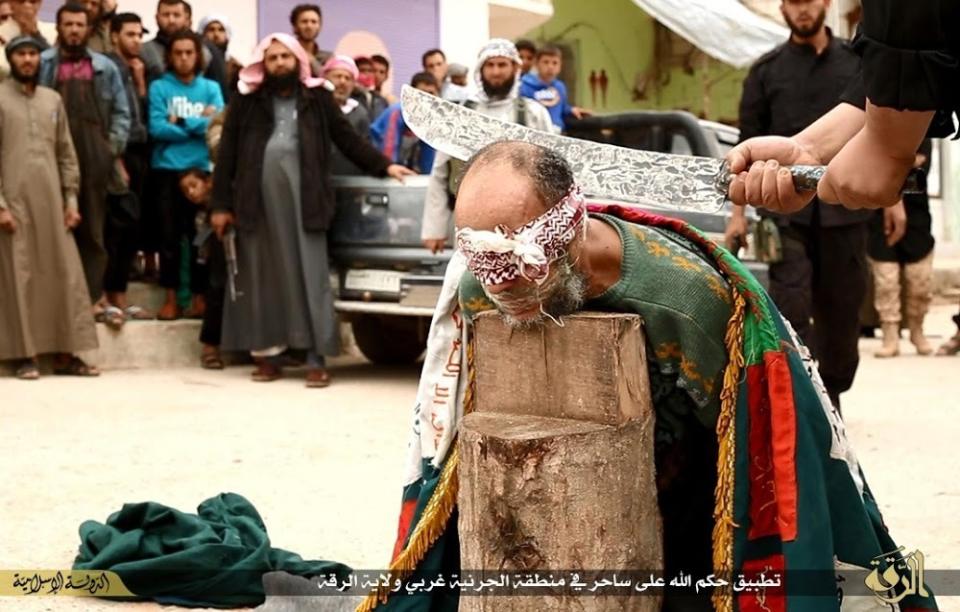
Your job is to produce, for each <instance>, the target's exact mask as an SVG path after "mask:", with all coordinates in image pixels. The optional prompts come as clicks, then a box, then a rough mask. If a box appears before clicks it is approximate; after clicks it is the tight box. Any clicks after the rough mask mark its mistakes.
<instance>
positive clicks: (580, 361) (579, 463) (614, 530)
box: [458, 313, 663, 612]
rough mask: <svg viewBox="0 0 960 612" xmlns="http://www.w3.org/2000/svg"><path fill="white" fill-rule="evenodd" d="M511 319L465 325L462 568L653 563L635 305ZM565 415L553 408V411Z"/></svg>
mask: <svg viewBox="0 0 960 612" xmlns="http://www.w3.org/2000/svg"><path fill="white" fill-rule="evenodd" d="M564 322H565V327H564V328H559V327H556V326H553V325H548V326H545V327H543V328H540V329H535V330H527V331H516V330H511V329H509V328H507V327H506V326H505V325H504V324H503V323H502V322H501V321H500V319H499V317H498V316H495V315H494V316H490V315H488V316H485V317H481V318H480V319H479V320H478V321H477V324H476V328H475V333H476V349H475V350H476V352H475V362H474V363H475V367H476V368H477V378H476V383H477V388H476V392H477V394H476V399H475V412H474V413H472V414H469V415H467V416H466V417H465V418H464V419H463V421H462V422H461V424H460V457H461V460H460V461H461V463H460V492H459V497H458V504H459V512H460V514H459V531H460V548H461V567H462V568H463V569H464V570H482V571H485V572H488V573H492V574H498V573H501V572H502V573H508V574H513V573H531V572H538V571H539V572H540V573H543V574H549V573H550V571H551V570H555V571H561V570H562V571H563V573H564V574H565V575H569V572H570V571H576V570H585V571H591V570H592V571H596V570H609V571H615V570H631V571H639V570H647V571H659V570H660V569H661V568H662V567H663V552H662V536H661V520H660V513H659V508H658V506H657V489H656V483H655V478H654V476H655V472H654V458H653V428H654V414H653V409H652V405H651V401H650V394H649V383H648V381H647V365H646V360H645V356H644V350H643V347H644V341H643V335H642V328H641V325H640V320H639V317H636V316H626V315H600V314H589V313H588V314H584V315H578V316H572V317H565V318H564ZM558 416H559V417H563V418H557V417H558ZM600 593H602V591H600V592H598V593H597V594H591V593H583V594H579V595H570V594H567V595H559V594H544V595H539V594H538V595H530V596H511V597H503V596H496V595H494V596H484V595H483V594H480V595H469V594H463V595H462V596H461V599H460V606H461V610H468V611H480V610H483V611H486V610H496V611H498V612H499V611H512V610H518V611H519V610H524V611H527V610H591V611H592V610H597V611H600V610H631V611H633V610H643V611H647V610H659V609H660V597H658V596H655V595H645V596H632V597H614V596H610V595H608V596H604V595H602V594H600Z"/></svg>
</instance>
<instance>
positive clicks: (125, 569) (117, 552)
mask: <svg viewBox="0 0 960 612" xmlns="http://www.w3.org/2000/svg"><path fill="white" fill-rule="evenodd" d="M73 567H74V569H89V570H105V571H106V570H109V571H113V572H116V573H117V575H119V576H120V578H121V579H122V580H123V583H124V585H126V587H127V588H128V589H130V591H131V592H133V593H135V594H136V595H137V596H138V598H140V599H153V600H155V601H157V602H160V603H163V604H173V605H178V606H196V607H217V608H236V607H246V606H257V605H260V604H262V603H263V602H264V600H265V596H264V591H263V583H262V580H261V579H262V576H263V574H264V573H266V572H272V571H285V572H289V573H291V574H296V575H298V576H305V577H311V576H320V575H324V576H330V575H331V574H336V575H337V576H338V578H339V579H340V580H345V579H346V578H347V576H348V575H349V574H350V571H351V570H350V568H349V567H347V566H346V565H342V564H340V563H334V562H332V561H305V560H304V559H303V558H301V557H300V556H299V555H297V554H295V553H292V552H289V551H286V550H281V549H279V548H272V547H271V546H270V538H269V537H268V536H267V528H266V527H265V526H264V524H263V520H262V519H261V518H260V515H259V514H258V513H257V510H256V508H254V507H253V504H251V503H250V502H249V501H248V500H247V499H246V498H244V497H243V496H241V495H237V494H235V493H221V494H220V495H218V496H216V497H212V498H210V499H208V500H206V501H204V502H203V503H202V504H200V506H199V507H198V508H197V514H187V513H184V512H180V511H178V510H175V509H173V508H170V507H168V506H164V505H162V504H158V503H156V502H144V503H137V504H124V505H123V508H122V509H121V510H120V511H119V512H115V513H114V514H112V515H111V516H110V518H108V519H107V522H106V524H101V523H98V522H96V521H85V522H84V523H83V524H82V525H80V554H79V555H77V558H76V560H75V561H74V564H73Z"/></svg>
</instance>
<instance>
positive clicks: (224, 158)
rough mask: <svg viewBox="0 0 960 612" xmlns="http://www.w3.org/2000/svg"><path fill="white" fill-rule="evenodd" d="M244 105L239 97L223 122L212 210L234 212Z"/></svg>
mask: <svg viewBox="0 0 960 612" xmlns="http://www.w3.org/2000/svg"><path fill="white" fill-rule="evenodd" d="M242 104H243V103H242V98H240V97H239V96H238V97H237V99H236V100H234V102H233V103H231V104H230V105H229V106H227V115H226V117H225V118H224V120H223V131H222V132H221V133H220V145H219V147H218V150H217V159H216V164H215V165H214V167H213V196H212V198H211V202H210V209H211V210H215V211H232V210H233V179H234V177H235V176H236V173H237V153H238V137H239V135H240V124H241V117H240V115H241V114H242V109H241V106H242Z"/></svg>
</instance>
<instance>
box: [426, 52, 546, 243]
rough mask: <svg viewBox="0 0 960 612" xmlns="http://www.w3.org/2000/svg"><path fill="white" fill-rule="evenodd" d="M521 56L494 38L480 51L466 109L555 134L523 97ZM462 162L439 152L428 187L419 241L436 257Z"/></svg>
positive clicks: (443, 239)
mask: <svg viewBox="0 0 960 612" xmlns="http://www.w3.org/2000/svg"><path fill="white" fill-rule="evenodd" d="M519 74H520V54H519V53H518V52H517V48H516V46H514V44H513V43H512V42H510V41H509V40H506V39H503V38H494V39H492V40H490V42H488V43H487V44H486V45H484V46H483V48H482V49H480V53H479V54H478V55H477V66H476V70H474V79H475V81H476V88H477V92H476V94H475V96H474V98H473V99H470V100H467V101H466V102H465V103H464V105H465V106H467V107H468V108H471V109H473V110H475V111H477V112H480V113H483V114H484V115H489V116H491V117H495V118H497V119H500V120H502V121H510V122H514V123H519V124H521V125H525V126H527V127H529V128H532V129H535V130H540V131H543V132H553V131H556V130H555V128H554V126H553V122H552V121H551V120H550V113H549V112H548V111H547V109H546V108H544V107H543V106H541V105H540V103H539V102H536V101H534V100H531V99H529V98H522V97H520V93H519V90H520V79H519ZM462 172H463V162H460V160H457V159H453V158H451V157H450V156H449V155H445V154H443V153H440V152H438V153H437V157H436V159H435V161H434V164H433V172H432V173H431V175H430V185H429V186H428V187H427V198H426V202H425V203H424V206H423V222H422V229H421V234H420V237H421V239H422V240H423V244H424V246H425V247H427V248H428V249H430V250H431V251H432V252H434V253H438V252H440V251H443V249H444V246H445V244H446V240H447V234H448V231H449V227H450V220H451V216H452V214H453V201H454V198H455V196H456V189H457V183H458V182H459V180H460V175H461V174H462Z"/></svg>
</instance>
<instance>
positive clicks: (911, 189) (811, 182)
mask: <svg viewBox="0 0 960 612" xmlns="http://www.w3.org/2000/svg"><path fill="white" fill-rule="evenodd" d="M826 171H827V167H826V166H790V175H791V176H792V177H793V186H794V187H796V188H797V191H816V189H817V185H818V184H819V183H820V179H822V178H823V175H824V173H825V172H826ZM926 192H927V175H926V174H925V173H924V171H923V170H921V169H920V168H914V169H913V170H911V171H910V174H908V175H907V179H906V180H905V181H904V182H903V187H902V188H901V189H900V193H926Z"/></svg>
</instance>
